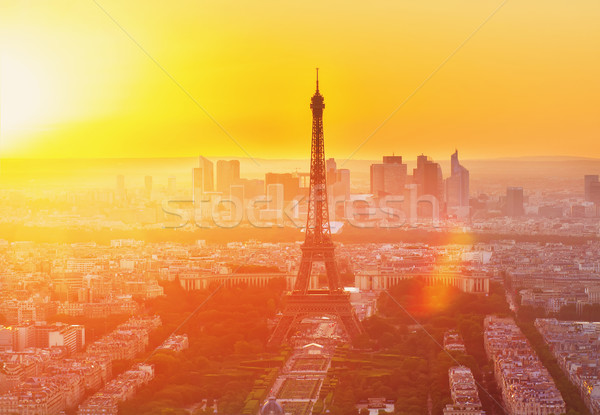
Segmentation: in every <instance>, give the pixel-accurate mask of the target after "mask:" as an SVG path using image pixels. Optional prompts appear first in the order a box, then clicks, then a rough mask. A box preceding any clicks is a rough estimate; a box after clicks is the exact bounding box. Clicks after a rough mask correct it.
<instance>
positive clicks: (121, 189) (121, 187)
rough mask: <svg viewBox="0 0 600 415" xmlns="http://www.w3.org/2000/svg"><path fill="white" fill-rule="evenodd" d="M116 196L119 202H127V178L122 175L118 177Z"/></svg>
mask: <svg viewBox="0 0 600 415" xmlns="http://www.w3.org/2000/svg"><path fill="white" fill-rule="evenodd" d="M115 196H116V198H117V200H118V201H120V202H123V201H125V196H126V195H125V176H123V175H122V174H119V175H118V176H117V189H116V192H115Z"/></svg>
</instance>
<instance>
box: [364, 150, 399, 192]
mask: <svg viewBox="0 0 600 415" xmlns="http://www.w3.org/2000/svg"><path fill="white" fill-rule="evenodd" d="M406 172H407V167H406V164H404V163H402V156H384V157H383V163H382V164H372V165H371V193H372V194H373V195H375V196H376V197H381V196H386V195H401V194H403V192H404V185H405V184H406Z"/></svg>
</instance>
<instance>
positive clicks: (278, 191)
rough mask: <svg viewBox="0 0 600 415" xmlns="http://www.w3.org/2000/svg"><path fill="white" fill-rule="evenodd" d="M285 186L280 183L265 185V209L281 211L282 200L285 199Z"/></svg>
mask: <svg viewBox="0 0 600 415" xmlns="http://www.w3.org/2000/svg"><path fill="white" fill-rule="evenodd" d="M284 194H285V186H284V185H283V184H281V183H271V184H268V185H267V209H268V210H272V211H277V212H283V201H284V200H285V196H284Z"/></svg>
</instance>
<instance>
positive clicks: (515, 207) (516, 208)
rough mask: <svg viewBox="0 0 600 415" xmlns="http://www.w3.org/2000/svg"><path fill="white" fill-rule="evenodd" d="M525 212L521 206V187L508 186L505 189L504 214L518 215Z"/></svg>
mask: <svg viewBox="0 0 600 415" xmlns="http://www.w3.org/2000/svg"><path fill="white" fill-rule="evenodd" d="M524 214H525V208H524V206H523V188H522V187H508V188H507V189H506V216H510V217H513V218H514V217H518V216H523V215H524Z"/></svg>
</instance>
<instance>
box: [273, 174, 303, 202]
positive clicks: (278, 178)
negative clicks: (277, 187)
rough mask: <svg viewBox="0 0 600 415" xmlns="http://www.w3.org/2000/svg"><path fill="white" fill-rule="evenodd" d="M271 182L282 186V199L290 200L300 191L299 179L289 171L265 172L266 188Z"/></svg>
mask: <svg viewBox="0 0 600 415" xmlns="http://www.w3.org/2000/svg"><path fill="white" fill-rule="evenodd" d="M272 184H281V185H282V186H283V199H284V200H286V201H290V200H292V199H293V198H295V197H296V196H298V194H299V193H300V179H299V178H298V176H296V175H293V174H291V173H267V174H266V175H265V186H266V188H267V193H268V188H269V186H270V185H272Z"/></svg>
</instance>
